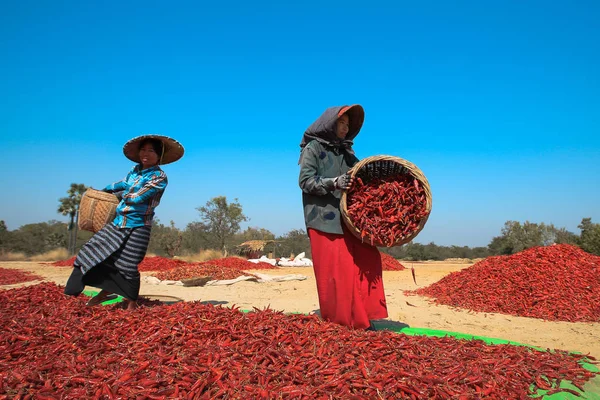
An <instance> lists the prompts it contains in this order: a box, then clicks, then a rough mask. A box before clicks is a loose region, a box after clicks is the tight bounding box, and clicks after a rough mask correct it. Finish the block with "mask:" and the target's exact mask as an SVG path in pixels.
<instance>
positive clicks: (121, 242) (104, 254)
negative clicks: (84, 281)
mask: <svg viewBox="0 0 600 400" xmlns="http://www.w3.org/2000/svg"><path fill="white" fill-rule="evenodd" d="M151 230H152V228H151V227H149V226H141V227H137V228H122V229H118V228H117V227H115V226H114V225H113V224H112V223H108V224H106V225H104V228H102V229H101V230H100V231H98V232H97V233H96V234H95V235H94V236H92V238H91V239H90V240H89V241H88V242H87V243H86V244H84V245H83V247H82V248H81V250H80V251H79V253H78V254H77V258H76V259H75V263H74V265H75V266H76V267H79V268H80V269H81V272H82V273H83V274H84V275H85V274H86V273H87V272H89V271H90V270H91V269H92V268H94V267H95V266H97V265H99V264H101V263H103V262H104V263H106V264H109V265H111V266H114V267H115V268H116V269H117V270H118V271H119V272H120V273H121V274H122V275H123V276H124V277H125V278H128V279H135V278H139V276H140V275H139V271H138V265H139V263H141V262H142V260H143V259H144V257H145V256H146V251H147V250H148V243H149V242H150V231H151Z"/></svg>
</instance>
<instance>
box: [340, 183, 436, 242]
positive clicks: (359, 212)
mask: <svg viewBox="0 0 600 400" xmlns="http://www.w3.org/2000/svg"><path fill="white" fill-rule="evenodd" d="M347 196H348V197H347V199H346V204H347V212H348V217H349V219H350V221H352V224H353V225H354V226H355V227H356V228H357V229H359V230H360V232H361V237H362V238H363V240H366V241H368V242H370V243H371V245H373V246H388V247H390V246H393V245H395V244H396V243H397V242H398V241H400V240H401V239H403V238H406V237H407V236H410V235H411V234H412V233H413V232H414V231H415V230H416V229H417V228H418V226H419V223H420V222H421V220H422V219H423V218H424V217H426V216H427V215H428V214H429V211H428V210H427V197H426V194H425V190H424V189H423V187H422V185H421V184H420V183H419V181H418V180H417V179H415V178H414V177H413V176H411V175H408V174H404V175H394V176H389V177H385V178H381V179H380V178H375V179H372V180H371V181H369V182H367V183H363V181H362V179H361V178H357V179H356V182H355V184H354V185H352V188H351V189H350V190H349V191H348V195H347Z"/></svg>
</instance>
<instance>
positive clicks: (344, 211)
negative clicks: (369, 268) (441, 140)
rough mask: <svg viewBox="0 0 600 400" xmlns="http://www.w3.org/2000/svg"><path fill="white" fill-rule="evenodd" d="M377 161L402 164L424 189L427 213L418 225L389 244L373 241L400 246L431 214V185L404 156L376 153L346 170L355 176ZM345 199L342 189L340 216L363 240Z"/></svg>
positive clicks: (406, 241) (350, 229) (418, 231)
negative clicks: (349, 213)
mask: <svg viewBox="0 0 600 400" xmlns="http://www.w3.org/2000/svg"><path fill="white" fill-rule="evenodd" d="M378 161H392V162H395V163H397V164H400V165H402V166H403V167H405V168H406V169H407V170H408V171H409V173H410V174H411V175H412V176H413V177H414V178H415V179H417V180H418V181H419V182H420V183H421V184H422V186H423V189H424V191H425V199H426V206H425V208H426V210H427V215H426V216H425V217H423V218H422V219H421V220H420V221H419V225H417V228H416V229H415V230H414V231H413V232H412V233H411V234H410V235H408V236H406V237H405V238H399V239H398V240H396V241H395V242H394V243H393V244H391V245H388V244H384V243H379V242H374V245H375V246H378V247H395V246H401V245H403V244H406V243H409V242H410V241H411V240H413V239H414V238H415V237H417V235H418V234H419V233H420V232H421V231H422V230H423V228H424V227H425V223H426V222H427V220H428V219H429V216H430V215H431V209H432V195H431V187H430V185H429V181H428V180H427V178H426V177H425V174H423V171H421V169H420V168H419V167H417V166H416V165H415V164H413V163H412V162H410V161H408V160H406V159H404V158H400V157H397V156H391V155H385V154H383V155H376V156H371V157H367V158H364V159H362V160H360V161H359V162H358V163H356V164H355V165H354V166H353V167H352V168H351V169H350V170H349V171H348V173H349V174H350V176H352V177H355V176H356V175H357V174H358V172H359V171H360V170H361V169H362V168H363V167H364V166H366V165H368V164H372V163H374V162H378ZM347 199H348V192H347V191H346V190H344V191H342V197H341V199H340V213H341V216H342V220H343V221H344V223H345V224H346V227H347V228H348V230H349V231H350V232H351V233H352V234H353V235H354V236H356V237H357V238H358V239H360V240H361V241H365V240H364V239H365V238H364V237H362V236H361V231H360V230H359V229H358V228H357V227H356V226H355V225H354V223H353V222H352V221H351V220H350V217H349V216H348V205H347V201H348V200H347ZM369 243H370V241H369Z"/></svg>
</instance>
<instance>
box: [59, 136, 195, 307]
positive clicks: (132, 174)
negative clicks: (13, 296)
mask: <svg viewBox="0 0 600 400" xmlns="http://www.w3.org/2000/svg"><path fill="white" fill-rule="evenodd" d="M183 152H184V150H183V146H182V145H181V144H180V143H179V142H177V141H176V140H175V139H171V138H169V137H167V136H162V135H143V136H138V137H136V138H133V139H131V140H129V141H128V142H127V143H125V146H123V153H124V154H125V156H126V157H127V158H129V159H130V160H131V161H134V162H135V163H136V165H135V166H134V167H133V168H132V169H131V171H129V173H128V174H127V176H126V177H125V178H124V179H123V180H121V181H119V182H116V183H113V184H111V185H108V186H106V187H105V188H104V189H102V190H103V191H105V192H109V193H120V194H121V201H120V203H119V204H118V206H117V209H116V216H115V219H114V220H113V221H112V223H108V224H106V225H105V226H104V227H103V228H102V229H101V230H100V231H98V232H97V233H96V234H95V235H94V236H93V237H92V238H91V239H90V240H89V241H88V242H87V243H86V244H85V245H83V247H82V248H81V250H80V251H79V253H78V254H77V257H76V259H75V263H74V267H73V272H72V273H71V276H70V277H69V280H68V281H67V285H66V287H65V294H68V295H73V296H77V295H79V294H80V293H81V292H82V291H83V289H84V288H85V286H86V285H89V286H93V287H96V288H99V289H101V291H100V293H98V295H97V296H95V297H93V298H92V299H90V301H88V305H90V306H93V305H96V304H100V303H102V302H104V301H106V300H109V299H111V298H115V297H116V295H121V296H123V297H124V298H125V299H127V308H128V309H133V308H135V307H136V305H137V303H136V301H137V298H138V295H139V291H140V273H139V271H138V265H139V263H140V262H141V261H142V260H143V259H144V256H145V255H146V250H147V249H148V243H149V241H150V231H151V229H152V219H153V217H154V209H155V208H156V207H157V206H158V204H159V203H160V199H161V197H162V195H163V193H164V191H165V188H166V187H167V183H168V182H167V175H166V174H165V173H164V172H163V170H162V169H161V168H160V167H159V165H164V164H169V163H172V162H175V161H177V160H179V159H180V158H181V157H182V156H183Z"/></svg>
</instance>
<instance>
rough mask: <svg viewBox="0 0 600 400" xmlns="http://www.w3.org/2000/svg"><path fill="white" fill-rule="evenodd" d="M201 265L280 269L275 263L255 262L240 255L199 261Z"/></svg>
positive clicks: (241, 269) (240, 269) (238, 268)
mask: <svg viewBox="0 0 600 400" xmlns="http://www.w3.org/2000/svg"><path fill="white" fill-rule="evenodd" d="M199 264H200V265H217V266H219V267H226V268H231V269H236V270H238V271H245V270H248V269H278V268H279V267H276V266H274V265H271V264H269V263H266V262H262V261H261V262H258V263H253V262H250V261H248V260H245V259H243V258H239V257H225V258H218V259H216V260H209V261H204V262H201V263H199Z"/></svg>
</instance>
